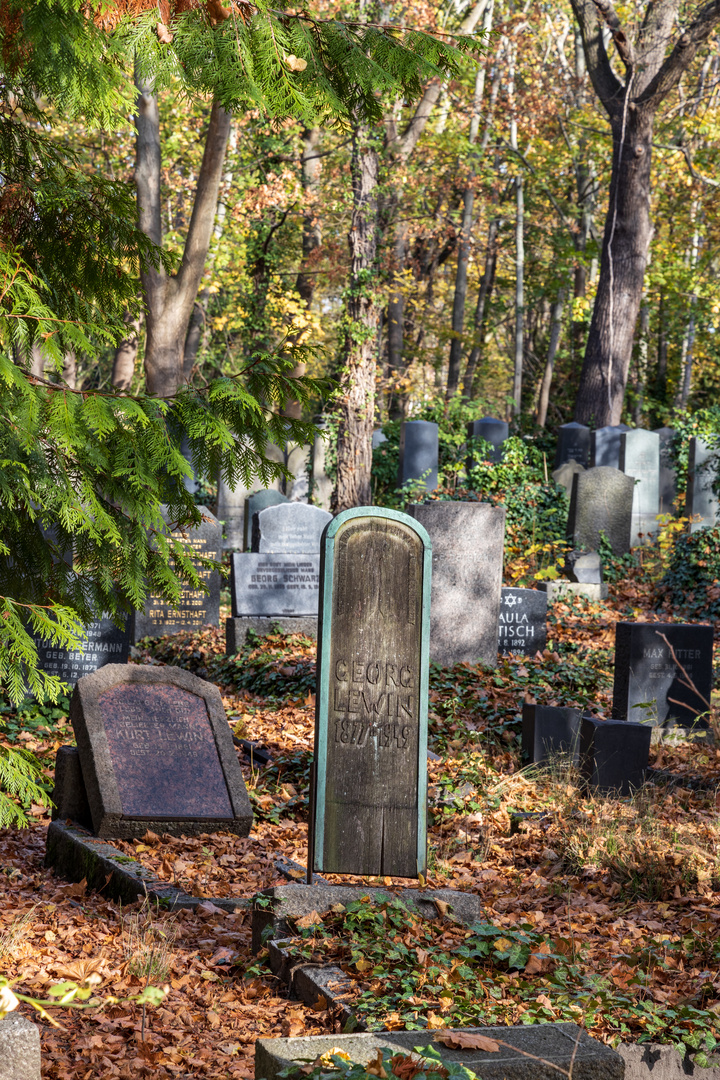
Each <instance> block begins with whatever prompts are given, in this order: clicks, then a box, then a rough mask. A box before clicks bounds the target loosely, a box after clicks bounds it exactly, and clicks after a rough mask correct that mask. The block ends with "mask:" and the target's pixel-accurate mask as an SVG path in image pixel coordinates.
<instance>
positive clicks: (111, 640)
mask: <svg viewBox="0 0 720 1080" xmlns="http://www.w3.org/2000/svg"><path fill="white" fill-rule="evenodd" d="M33 641H34V642H35V646H36V648H37V651H38V667H39V668H40V669H41V671H46V672H47V673H48V675H57V676H58V677H59V678H60V679H62V681H63V682H65V683H68V684H69V685H70V686H74V685H75V683H76V682H77V681H78V679H80V678H82V676H83V675H89V674H90V672H92V671H97V669H98V668H101V667H104V666H105V664H127V662H128V655H129V653H130V619H126V620H125V625H124V626H123V628H122V629H121V630H118V628H117V626H116V625H115V623H114V622H113V621H112V619H107V618H103V619H94V620H93V622H91V623H90V625H89V626H87V627H86V628H85V637H84V639H83V641H82V642H81V644H80V648H79V649H59V648H58V647H57V645H53V644H52V642H51V641H46V640H43V639H42V638H40V637H38V636H37V635H36V634H33Z"/></svg>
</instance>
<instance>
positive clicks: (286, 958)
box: [268, 941, 366, 1031]
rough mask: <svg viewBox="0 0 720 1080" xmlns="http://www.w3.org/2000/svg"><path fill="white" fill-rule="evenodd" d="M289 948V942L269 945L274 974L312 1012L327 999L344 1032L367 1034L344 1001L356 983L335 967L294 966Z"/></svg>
mask: <svg viewBox="0 0 720 1080" xmlns="http://www.w3.org/2000/svg"><path fill="white" fill-rule="evenodd" d="M288 944H289V942H286V941H269V942H268V959H269V962H270V968H271V970H272V972H273V974H274V975H277V977H278V979H280V981H281V982H283V983H285V984H286V985H287V986H288V987H289V989H290V992H291V993H292V994H294V995H295V996H296V997H297V998H299V999H300V1001H303V1002H304V1003H305V1004H306V1005H309V1006H310V1007H311V1008H312V1006H313V1005H316V1004H317V1002H318V999H319V998H325V1000H326V1001H327V1003H328V1006H329V1007H330V1008H331V1009H337V1010H338V1014H339V1018H340V1020H341V1023H342V1027H343V1031H365V1030H366V1026H365V1024H364V1023H363V1022H362V1020H358V1019H357V1017H356V1016H355V1015H354V1013H353V1011H352V1009H351V1008H350V1006H349V1005H348V1004H347V1002H346V1001H344V998H345V996H346V995H347V994H348V993H349V992H350V991H351V990H352V987H353V981H352V979H350V978H348V976H347V975H346V974H345V972H344V971H342V970H341V969H340V968H339V967H335V965H334V964H326V965H323V966H318V965H317V964H295V965H294V966H293V964H292V961H291V959H290V950H289V949H288V948H287V946H288Z"/></svg>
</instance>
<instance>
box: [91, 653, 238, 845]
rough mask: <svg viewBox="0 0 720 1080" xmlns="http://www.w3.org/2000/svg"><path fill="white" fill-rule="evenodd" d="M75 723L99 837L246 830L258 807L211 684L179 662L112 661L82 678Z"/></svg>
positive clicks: (218, 693) (219, 700)
mask: <svg viewBox="0 0 720 1080" xmlns="http://www.w3.org/2000/svg"><path fill="white" fill-rule="evenodd" d="M70 719H71V720H72V725H73V729H74V731H75V738H76V740H77V747H78V753H79V755H80V765H81V768H82V774H83V779H84V781H85V789H86V791H87V797H88V802H89V804H90V812H91V815H92V821H93V828H94V832H95V833H96V835H98V836H102V837H107V838H113V837H119V838H122V839H130V838H132V837H137V836H143V835H144V833H145V832H147V830H148V829H152V831H153V832H157V833H170V835H171V836H187V835H191V836H192V835H198V834H199V833H205V832H216V831H218V830H223V831H226V832H234V833H236V834H238V835H239V836H247V834H248V832H249V831H250V826H251V825H252V809H251V807H250V801H249V799H248V796H247V792H246V790H245V784H244V781H243V777H242V772H241V770H240V765H239V763H238V759H237V754H236V751H235V747H234V746H233V741H232V735H231V732H230V726H229V724H228V722H227V716H226V715H225V709H224V708H223V704H222V698H221V697H220V691H219V690H218V688H217V687H216V686H214V685H213V684H212V683H208V682H205V681H204V680H203V679H198V678H197V676H195V675H191V674H190V672H188V671H183V670H182V669H180V668H173V667H161V668H157V667H140V666H136V665H134V664H126V665H121V664H108V665H107V666H106V667H104V668H101V669H100V670H99V671H96V672H94V673H93V674H92V675H86V676H85V677H84V678H82V679H80V680H79V682H78V683H77V685H76V687H75V690H74V692H73V696H72V700H71V702H70Z"/></svg>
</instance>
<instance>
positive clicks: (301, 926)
mask: <svg viewBox="0 0 720 1080" xmlns="http://www.w3.org/2000/svg"><path fill="white" fill-rule="evenodd" d="M322 924H323V921H322V919H321V917H320V916H319V915H318V913H317V911H314V910H313V911H310V912H308V914H307V915H303V916H302V918H301V919H298V920H297V921H296V923H295V925H296V926H297V928H298V930H309V929H310V927H311V926H322Z"/></svg>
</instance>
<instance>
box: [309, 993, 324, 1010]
mask: <svg viewBox="0 0 720 1080" xmlns="http://www.w3.org/2000/svg"><path fill="white" fill-rule="evenodd" d="M327 1007H328V1000H327V998H325V997H323V996H322V994H320V995H319V996H318V999H317V1001H316V1002H315V1004H314V1005H311V1006H310V1008H311V1009H312V1011H313V1012H325V1010H326V1009H327Z"/></svg>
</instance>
